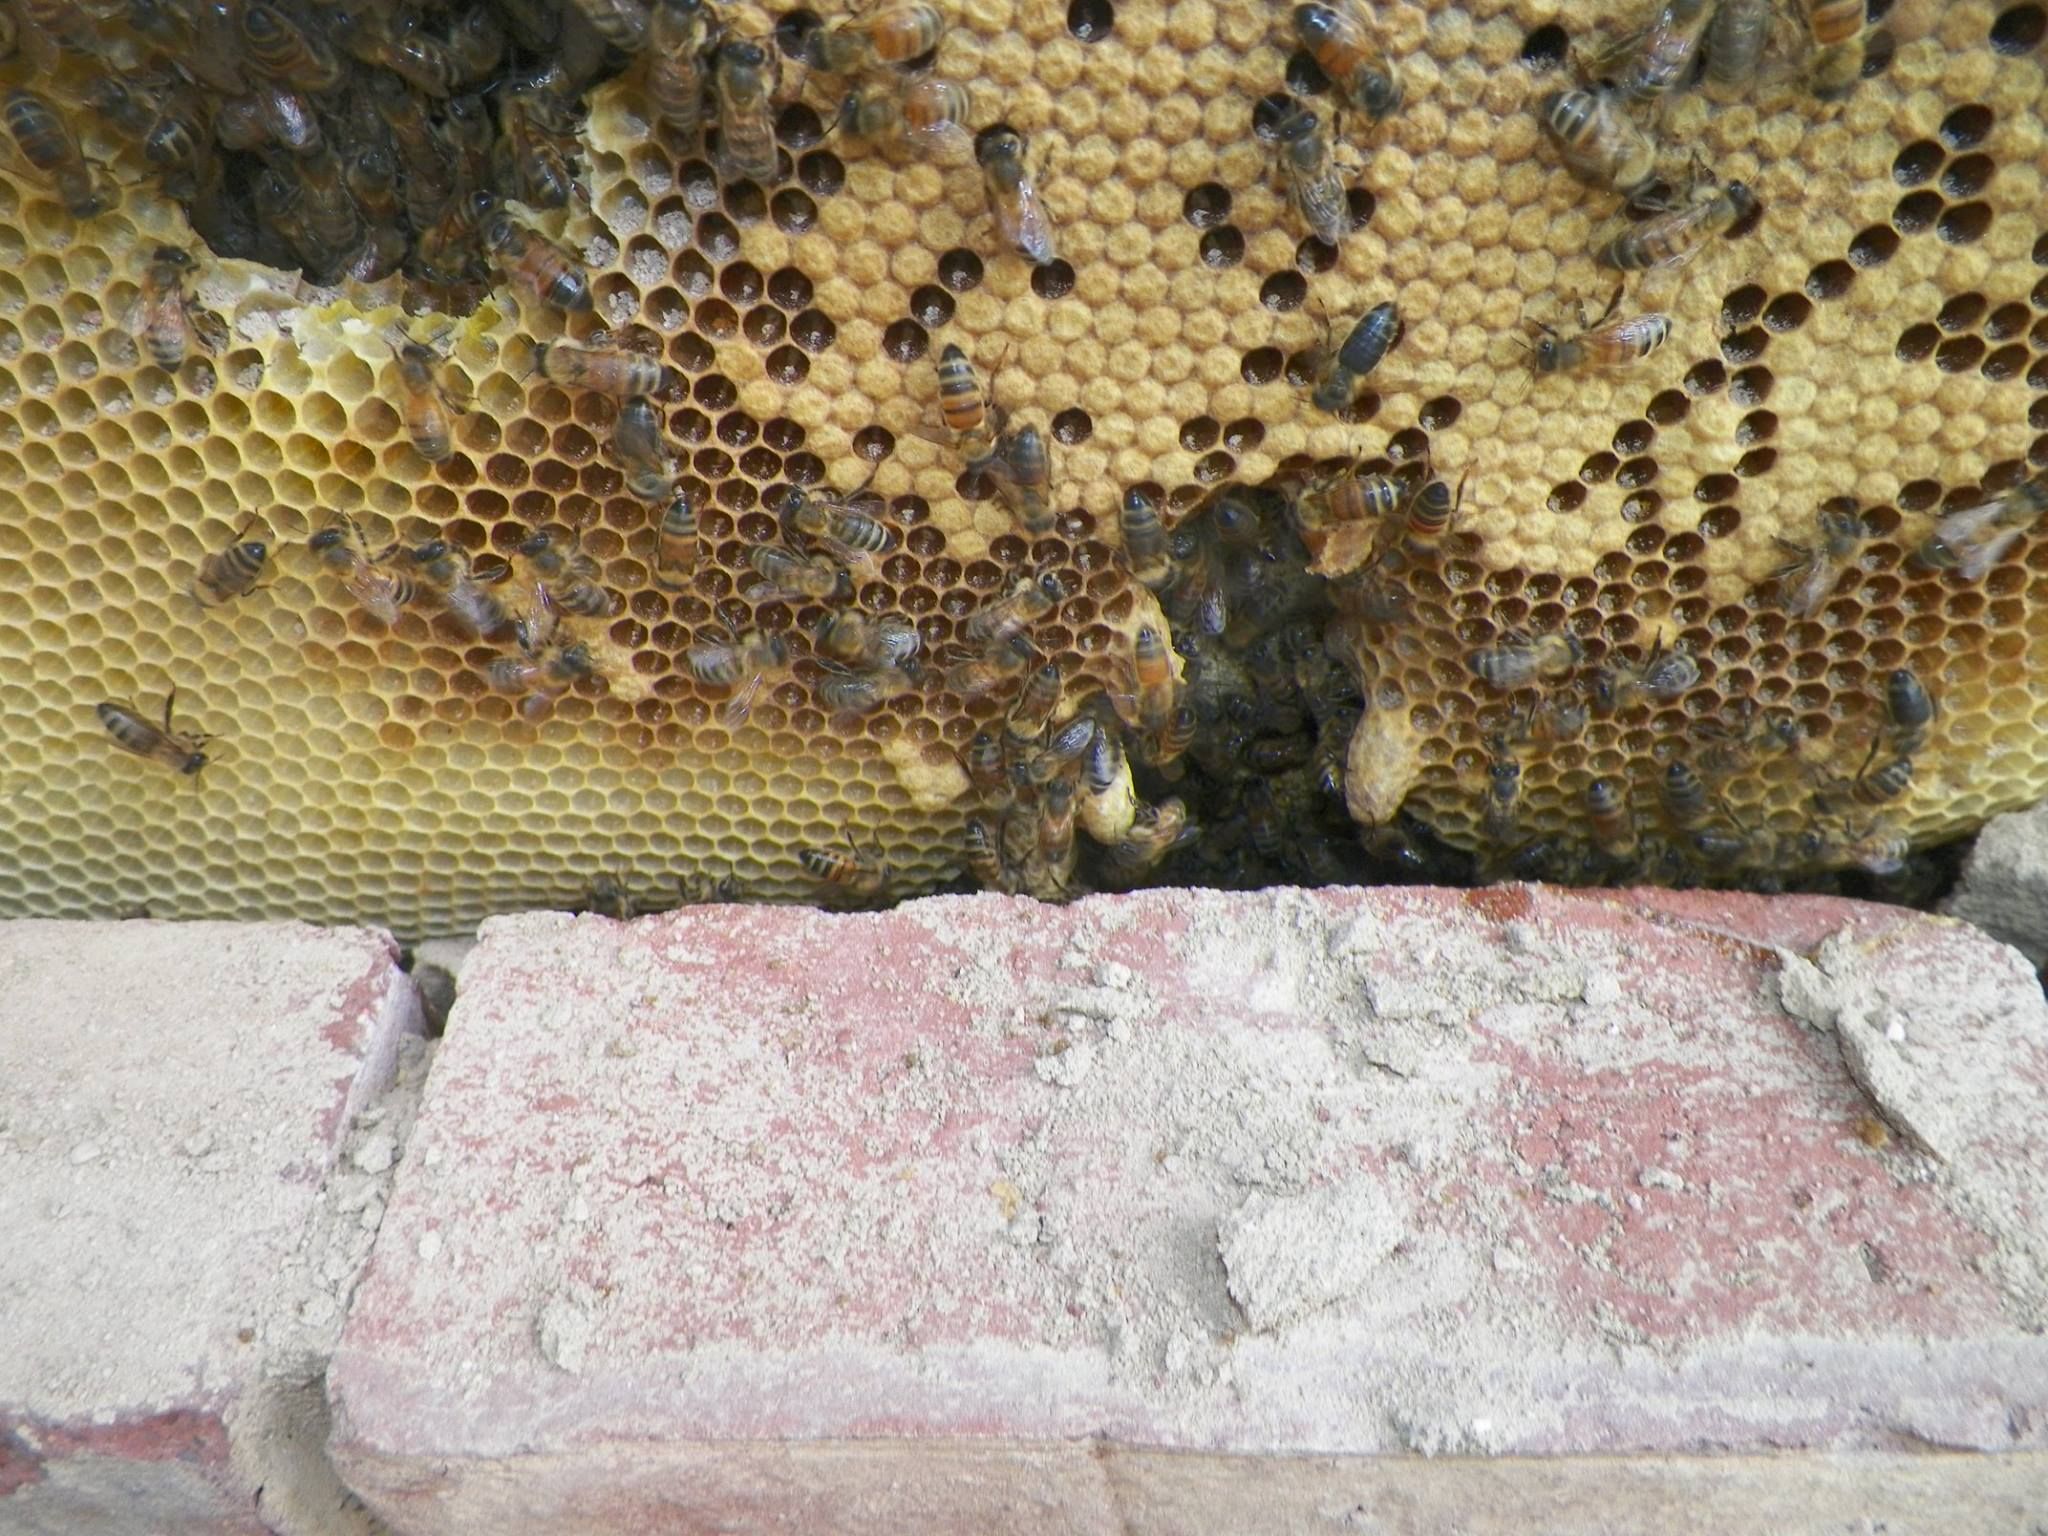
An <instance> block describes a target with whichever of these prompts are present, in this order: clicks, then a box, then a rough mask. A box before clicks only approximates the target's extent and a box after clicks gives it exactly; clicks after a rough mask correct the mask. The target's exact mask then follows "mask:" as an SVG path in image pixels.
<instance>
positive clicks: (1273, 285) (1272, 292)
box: [1259, 272, 1308, 314]
mask: <svg viewBox="0 0 2048 1536" xmlns="http://www.w3.org/2000/svg"><path fill="white" fill-rule="evenodd" d="M1307 298H1308V279H1307V278H1305V277H1303V276H1302V275H1301V274H1300V273H1299V272H1275V273H1274V274H1273V275H1272V276H1271V277H1269V278H1267V279H1266V280H1265V281H1264V282H1263V283H1261V284H1260V285H1259V302H1260V303H1261V304H1263V305H1265V306H1266V308H1268V309H1271V310H1278V311H1279V312H1281V313H1283V314H1284V313H1286V312H1288V311H1289V310H1296V309H1299V308H1301V306H1302V304H1303V303H1304V302H1305V301H1306V300H1307Z"/></svg>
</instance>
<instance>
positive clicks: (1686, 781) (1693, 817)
mask: <svg viewBox="0 0 2048 1536" xmlns="http://www.w3.org/2000/svg"><path fill="white" fill-rule="evenodd" d="M1708 802H1709V796H1708V793H1707V784H1706V780H1704V779H1702V778H1701V777H1700V776H1699V774H1697V773H1696V772H1694V771H1693V768H1692V765H1691V764H1690V763H1688V762H1686V761H1685V760H1684V759H1682V758H1674V759H1673V760H1672V763H1671V766H1670V767H1669V768H1668V769H1666V770H1665V773H1664V783H1663V803H1664V816H1665V819H1666V820H1668V821H1669V822H1670V823H1671V825H1672V826H1674V827H1676V828H1678V829H1679V830H1680V831H1682V832H1689V831H1692V830H1693V829H1694V828H1696V827H1699V826H1701V825H1702V824H1704V823H1705V821H1706V819H1707V816H1708V815H1709V813H1710V811H1711V806H1710V805H1709V803H1708Z"/></svg>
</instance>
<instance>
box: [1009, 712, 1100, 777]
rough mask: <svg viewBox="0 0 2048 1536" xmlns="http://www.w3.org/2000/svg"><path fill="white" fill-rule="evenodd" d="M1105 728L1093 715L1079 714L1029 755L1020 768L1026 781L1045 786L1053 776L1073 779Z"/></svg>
mask: <svg viewBox="0 0 2048 1536" xmlns="http://www.w3.org/2000/svg"><path fill="white" fill-rule="evenodd" d="M1101 730H1102V727H1101V726H1100V725H1099V724H1097V723H1096V720H1095V718H1094V716H1092V715H1076V716H1074V718H1073V719H1071V720H1069V721H1068V722H1067V723H1066V724H1065V725H1063V726H1061V727H1060V728H1059V729H1058V730H1056V731H1054V732H1053V733H1052V736H1051V738H1050V739H1049V740H1048V741H1047V742H1046V744H1045V745H1044V747H1042V748H1040V749H1039V750H1037V751H1035V752H1032V753H1030V754H1029V755H1027V756H1026V757H1025V758H1024V760H1023V762H1022V763H1021V764H1020V767H1021V769H1022V771H1023V776H1024V779H1025V782H1026V783H1028V784H1031V785H1034V786H1040V787H1042V786H1044V785H1046V784H1049V783H1051V782H1052V781H1053V780H1054V779H1059V778H1068V779H1071V778H1072V777H1073V776H1074V775H1075V774H1076V773H1077V772H1078V770H1079V769H1080V766H1081V764H1082V762H1083V761H1084V760H1085V759H1086V758H1087V756H1088V754H1089V753H1090V752H1092V751H1093V750H1094V748H1095V738H1096V736H1097V735H1099V734H1100V733H1101Z"/></svg>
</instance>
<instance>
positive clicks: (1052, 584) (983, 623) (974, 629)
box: [962, 573, 1062, 647]
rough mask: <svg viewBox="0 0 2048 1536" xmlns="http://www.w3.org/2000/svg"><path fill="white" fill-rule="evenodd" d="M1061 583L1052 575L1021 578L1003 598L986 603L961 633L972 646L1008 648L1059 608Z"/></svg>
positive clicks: (978, 609) (968, 620)
mask: <svg viewBox="0 0 2048 1536" xmlns="http://www.w3.org/2000/svg"><path fill="white" fill-rule="evenodd" d="M1061 595H1062V594H1061V592H1060V587H1059V579H1058V578H1057V577H1055V576H1053V575H1051V574H1050V573H1048V574H1046V575H1044V576H1041V577H1040V578H1039V579H1038V580H1036V581H1033V580H1031V579H1030V578H1029V577H1021V576H1020V577H1019V578H1018V579H1017V583H1016V585H1015V586H1013V587H1012V588H1011V589H1010V590H1009V592H1008V593H1006V594H1005V595H1004V596H1002V597H999V598H997V599H996V600H995V601H994V602H992V603H984V604H983V605H982V606H981V607H979V608H977V609H976V610H975V611H974V612H973V613H972V614H970V615H969V616H968V619H967V624H966V627H965V628H964V629H963V631H962V638H964V639H965V640H966V641H967V643H968V644H969V645H979V646H985V647H994V646H999V645H1007V644H1008V643H1009V642H1010V641H1011V640H1013V639H1015V638H1016V637H1018V636H1019V635H1022V634H1023V633H1024V632H1025V631H1026V630H1028V629H1029V628H1031V626H1032V625H1034V624H1036V623H1037V622H1038V621H1039V620H1040V619H1042V618H1044V617H1045V616H1046V615H1047V614H1049V613H1051V612H1052V611H1053V609H1054V608H1056V607H1058V606H1059V603H1060V598H1061Z"/></svg>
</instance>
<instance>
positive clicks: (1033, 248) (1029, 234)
mask: <svg viewBox="0 0 2048 1536" xmlns="http://www.w3.org/2000/svg"><path fill="white" fill-rule="evenodd" d="M1014 212H1015V216H1016V224H1017V227H1016V230H1015V232H1014V233H1013V234H1012V235H1011V240H1010V243H1011V244H1013V245H1015V246H1016V247H1017V249H1018V250H1019V251H1021V252H1023V254H1024V256H1025V257H1026V258H1027V259H1028V260H1030V261H1032V262H1034V263H1035V264H1037V265H1038V266H1041V267H1042V266H1045V265H1047V264H1048V263H1049V262H1051V261H1052V260H1053V259H1054V248H1053V241H1052V217H1051V215H1049V214H1048V213H1046V211H1045V204H1044V202H1043V201H1041V200H1040V198H1039V196H1038V187H1037V185H1036V184H1035V183H1033V182H1030V181H1026V182H1024V183H1023V184H1022V185H1021V186H1019V187H1018V188H1017V206H1016V209H1015V210H1014Z"/></svg>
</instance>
